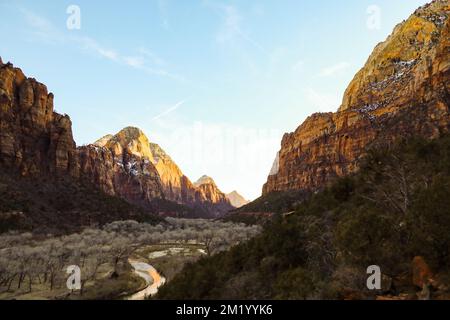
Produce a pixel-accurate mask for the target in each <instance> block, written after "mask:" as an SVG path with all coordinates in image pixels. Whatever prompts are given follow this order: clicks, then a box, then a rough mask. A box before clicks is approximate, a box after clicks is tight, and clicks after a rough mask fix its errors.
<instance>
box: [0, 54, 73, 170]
mask: <svg viewBox="0 0 450 320" xmlns="http://www.w3.org/2000/svg"><path fill="white" fill-rule="evenodd" d="M0 165H2V166H6V167H14V168H15V169H17V170H18V171H20V173H21V174H22V175H35V174H48V173H55V174H70V175H73V176H77V175H78V161H77V152H76V148H75V142H74V140H73V138H72V124H71V121H70V118H69V117H68V116H67V115H60V114H58V113H56V112H54V108H53V94H52V93H49V92H48V91H47V88H46V86H45V85H43V84H41V83H39V82H37V81H36V80H35V79H32V78H27V77H25V75H24V74H23V72H22V71H21V70H20V69H18V68H14V66H13V65H12V64H10V63H7V64H3V63H2V62H1V60H0Z"/></svg>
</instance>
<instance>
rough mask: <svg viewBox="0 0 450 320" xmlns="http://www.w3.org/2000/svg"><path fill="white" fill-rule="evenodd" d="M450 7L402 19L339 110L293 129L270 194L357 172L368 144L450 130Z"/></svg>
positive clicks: (439, 5) (433, 6)
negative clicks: (359, 161)
mask: <svg viewBox="0 0 450 320" xmlns="http://www.w3.org/2000/svg"><path fill="white" fill-rule="evenodd" d="M449 13H450V5H449V2H448V1H441V0H439V1H438V0H435V1H433V2H432V3H430V4H428V5H425V6H423V7H421V8H419V9H418V10H416V12H415V13H414V14H413V15H411V17H410V18H409V19H408V20H406V21H404V22H403V23H401V24H399V25H398V26H397V27H396V28H395V29H394V31H393V33H392V34H391V35H390V36H389V37H388V39H387V40H386V41H385V42H383V43H380V44H379V45H378V46H377V47H376V48H375V50H374V51H373V53H372V55H371V56H370V57H369V59H368V61H367V63H366V64H365V66H364V67H363V68H362V69H361V70H360V71H359V72H358V73H357V74H356V76H355V77H354V79H353V81H352V82H351V83H350V85H349V86H348V88H347V90H346V92H345V94H344V98H343V102H342V105H341V107H340V108H339V110H338V111H337V112H336V113H320V114H314V115H312V116H310V117H309V118H308V119H306V121H305V122H304V123H303V124H302V125H301V126H300V127H299V128H298V129H297V130H296V131H295V132H293V133H289V134H285V136H284V137H283V140H282V143H281V151H280V152H279V154H278V155H277V159H276V161H275V165H274V169H273V170H272V172H271V173H270V175H269V177H268V181H267V183H266V184H265V185H264V187H263V194H268V193H271V192H273V191H286V190H299V189H302V190H316V189H318V188H321V187H323V186H324V185H325V184H326V183H328V182H329V181H330V180H331V179H333V178H335V177H338V176H343V175H346V174H348V173H351V172H354V171H355V170H357V168H358V160H359V159H360V158H361V157H362V156H363V155H364V153H365V150H367V148H368V147H370V146H372V145H374V144H378V143H383V144H391V143H393V142H395V141H396V140H398V139H402V138H407V137H411V136H414V135H421V136H423V137H426V138H436V137H438V136H439V135H440V134H441V133H442V132H447V131H449V128H450V116H449V104H450V81H449V75H450V50H449V43H450V40H449V39H450V21H449V20H450V19H449Z"/></svg>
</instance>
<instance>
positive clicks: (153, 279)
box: [128, 259, 166, 300]
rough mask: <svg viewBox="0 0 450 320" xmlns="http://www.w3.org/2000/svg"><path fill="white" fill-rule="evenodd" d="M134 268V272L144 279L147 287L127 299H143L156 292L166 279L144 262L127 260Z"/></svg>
mask: <svg viewBox="0 0 450 320" xmlns="http://www.w3.org/2000/svg"><path fill="white" fill-rule="evenodd" d="M129 263H130V264H131V266H132V267H133V268H134V272H135V273H136V274H137V275H138V276H140V277H141V278H143V279H144V280H145V283H146V284H147V287H146V288H145V289H143V290H141V291H139V292H137V293H135V294H133V295H132V296H131V297H129V298H128V300H145V299H146V298H148V297H152V296H154V295H155V294H157V293H158V289H159V288H160V287H161V286H163V285H164V284H165V283H166V279H165V278H164V277H162V276H161V275H160V274H159V273H158V271H157V270H156V269H155V268H154V267H153V266H151V265H149V264H148V263H145V262H141V261H136V260H131V259H130V260H129Z"/></svg>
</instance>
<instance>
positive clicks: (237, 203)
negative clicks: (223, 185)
mask: <svg viewBox="0 0 450 320" xmlns="http://www.w3.org/2000/svg"><path fill="white" fill-rule="evenodd" d="M226 197H227V199H228V200H229V201H230V203H231V205H232V206H233V207H235V208H240V207H243V206H245V205H246V204H248V203H249V202H250V201H248V200H246V199H245V198H244V197H243V196H241V195H240V194H239V193H238V192H237V191H233V192H231V193H228V194H227V195H226Z"/></svg>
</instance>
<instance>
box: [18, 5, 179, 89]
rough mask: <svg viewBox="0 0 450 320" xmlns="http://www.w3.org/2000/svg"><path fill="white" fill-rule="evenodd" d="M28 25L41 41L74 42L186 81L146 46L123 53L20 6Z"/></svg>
mask: <svg viewBox="0 0 450 320" xmlns="http://www.w3.org/2000/svg"><path fill="white" fill-rule="evenodd" d="M19 10H20V12H21V13H22V14H23V16H24V18H25V20H26V21H27V23H28V25H29V26H30V27H32V30H33V31H32V35H33V36H34V37H35V38H36V39H38V40H41V41H45V42H48V43H52V44H74V45H76V46H77V47H79V48H80V49H81V50H86V51H88V52H91V53H93V54H95V55H97V56H99V57H101V58H104V59H107V60H109V61H112V62H115V63H118V64H121V65H124V66H128V67H131V68H134V69H137V70H141V71H143V72H146V73H147V74H150V75H156V76H161V77H167V78H171V79H173V80H177V81H181V82H184V81H186V80H185V79H184V77H183V76H181V75H178V74H175V73H172V72H169V71H168V70H166V69H164V65H165V64H166V63H165V61H164V60H163V59H161V58H160V57H158V56H157V55H156V54H154V53H153V52H152V51H150V50H149V49H146V48H140V49H139V50H137V52H136V53H135V54H134V55H123V54H121V53H119V52H118V51H117V50H116V49H111V48H107V47H105V46H103V45H101V44H100V43H99V42H98V41H97V40H95V39H93V38H91V37H88V36H79V35H73V34H68V33H65V32H63V31H61V30H59V29H58V28H56V27H55V26H54V25H53V24H52V23H51V21H50V20H48V19H46V18H45V17H42V16H40V15H38V14H36V13H34V12H32V11H30V10H28V9H25V8H19Z"/></svg>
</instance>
